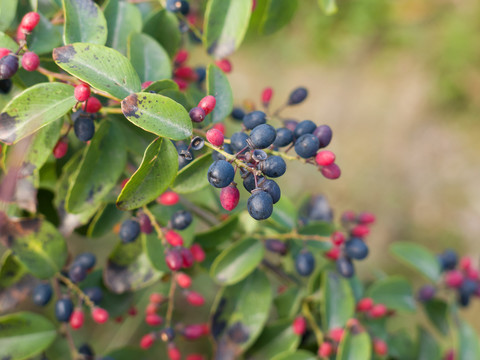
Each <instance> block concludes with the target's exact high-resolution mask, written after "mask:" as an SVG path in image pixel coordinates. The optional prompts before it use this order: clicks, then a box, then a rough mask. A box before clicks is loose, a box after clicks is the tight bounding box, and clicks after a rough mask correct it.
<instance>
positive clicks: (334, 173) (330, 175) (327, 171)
mask: <svg viewBox="0 0 480 360" xmlns="http://www.w3.org/2000/svg"><path fill="white" fill-rule="evenodd" d="M320 172H321V173H322V175H323V176H325V178H327V179H331V180H335V179H338V178H339V177H340V175H341V174H342V171H341V170H340V168H339V167H338V165H337V164H335V163H333V164H330V165H327V166H323V167H322V168H321V170H320ZM356 236H359V235H356Z"/></svg>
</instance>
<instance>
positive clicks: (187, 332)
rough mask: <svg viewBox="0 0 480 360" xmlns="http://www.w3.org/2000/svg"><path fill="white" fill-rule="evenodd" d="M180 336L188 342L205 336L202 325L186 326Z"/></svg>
mask: <svg viewBox="0 0 480 360" xmlns="http://www.w3.org/2000/svg"><path fill="white" fill-rule="evenodd" d="M182 334H183V336H185V338H186V339H188V340H196V339H198V338H199V337H202V336H203V335H205V328H204V326H203V325H202V324H192V325H188V326H185V328H184V329H183V332H182Z"/></svg>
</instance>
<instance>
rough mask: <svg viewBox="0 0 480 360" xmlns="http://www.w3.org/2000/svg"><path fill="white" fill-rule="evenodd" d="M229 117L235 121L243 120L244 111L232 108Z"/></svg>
mask: <svg viewBox="0 0 480 360" xmlns="http://www.w3.org/2000/svg"><path fill="white" fill-rule="evenodd" d="M231 115H232V118H234V119H235V120H243V117H244V116H245V111H243V110H242V109H240V108H233V110H232V114H231Z"/></svg>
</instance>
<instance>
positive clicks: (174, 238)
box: [165, 230, 183, 246]
mask: <svg viewBox="0 0 480 360" xmlns="http://www.w3.org/2000/svg"><path fill="white" fill-rule="evenodd" d="M165 239H166V240H167V242H168V243H169V244H170V245H172V246H182V245H183V238H182V236H181V235H180V234H179V233H177V232H176V231H174V230H168V231H167V232H166V234H165Z"/></svg>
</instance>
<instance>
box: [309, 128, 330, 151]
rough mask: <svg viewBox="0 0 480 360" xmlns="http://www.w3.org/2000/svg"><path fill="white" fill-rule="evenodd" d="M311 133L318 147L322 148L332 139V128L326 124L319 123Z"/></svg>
mask: <svg viewBox="0 0 480 360" xmlns="http://www.w3.org/2000/svg"><path fill="white" fill-rule="evenodd" d="M313 135H315V137H316V138H317V139H318V141H319V147H320V149H321V148H324V147H327V146H328V144H330V141H332V129H331V128H330V126H328V125H320V126H319V127H317V128H316V129H315V130H314V131H313Z"/></svg>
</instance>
